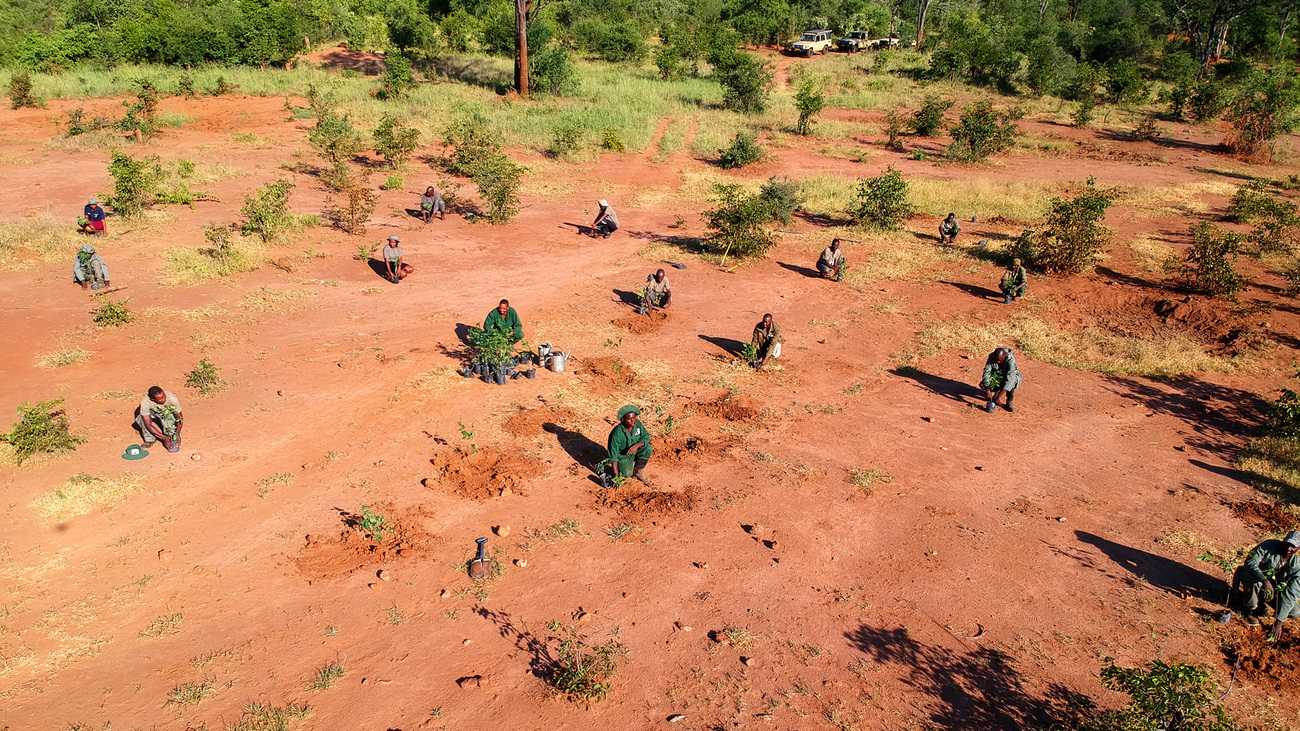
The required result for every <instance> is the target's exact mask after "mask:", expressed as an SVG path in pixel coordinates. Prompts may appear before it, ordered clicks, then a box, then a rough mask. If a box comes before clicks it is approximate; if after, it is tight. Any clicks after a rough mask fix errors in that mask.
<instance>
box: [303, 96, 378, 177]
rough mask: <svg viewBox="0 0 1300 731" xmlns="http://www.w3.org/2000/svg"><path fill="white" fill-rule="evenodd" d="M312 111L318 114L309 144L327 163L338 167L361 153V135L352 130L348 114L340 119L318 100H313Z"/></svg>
mask: <svg viewBox="0 0 1300 731" xmlns="http://www.w3.org/2000/svg"><path fill="white" fill-rule="evenodd" d="M312 109H313V111H315V112H316V126H315V127H314V128H312V130H311V132H309V133H307V142H308V144H310V145H311V146H312V148H314V149H315V150H316V153H317V154H318V155H320V156H321V157H322V158H324V159H325V161H326V162H329V163H330V164H331V165H335V166H337V165H340V164H342V163H344V162H346V161H348V160H350V159H352V158H353V157H355V156H356V154H357V153H358V152H360V151H361V149H362V146H363V144H364V143H362V141H361V135H359V134H358V133H357V131H356V130H355V129H353V128H352V120H351V119H349V118H348V116H347V115H346V114H345V115H343V116H341V117H340V116H339V115H338V113H337V112H335V111H334V109H333V108H331V107H328V106H326V105H325V104H324V103H322V102H321V101H320V100H319V99H318V98H314V99H313V105H312Z"/></svg>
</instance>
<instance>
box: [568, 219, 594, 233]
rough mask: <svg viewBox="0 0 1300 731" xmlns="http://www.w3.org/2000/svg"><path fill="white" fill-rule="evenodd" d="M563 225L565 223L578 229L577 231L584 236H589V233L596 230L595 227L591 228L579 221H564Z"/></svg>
mask: <svg viewBox="0 0 1300 731" xmlns="http://www.w3.org/2000/svg"><path fill="white" fill-rule="evenodd" d="M563 225H565V226H572V227H574V228H576V229H578V233H580V234H583V235H584V236H590V235H591V234H592V233H593V232H594V231H595V230H596V229H594V228H592V227H591V226H584V225H583V224H581V223H570V222H568V221H565V222H564V224H563Z"/></svg>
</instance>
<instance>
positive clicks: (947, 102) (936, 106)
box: [910, 96, 956, 137]
mask: <svg viewBox="0 0 1300 731" xmlns="http://www.w3.org/2000/svg"><path fill="white" fill-rule="evenodd" d="M954 104H956V102H954V101H953V100H951V99H944V98H942V97H938V96H927V97H926V98H925V101H923V102H922V103H921V108H920V109H918V110H916V112H914V113H913V114H912V121H911V122H910V126H911V128H912V133H913V134H915V135H916V136H917V137H934V136H936V135H938V134H939V133H940V132H941V131H943V114H944V112H946V111H948V110H949V109H952V107H953V105H954Z"/></svg>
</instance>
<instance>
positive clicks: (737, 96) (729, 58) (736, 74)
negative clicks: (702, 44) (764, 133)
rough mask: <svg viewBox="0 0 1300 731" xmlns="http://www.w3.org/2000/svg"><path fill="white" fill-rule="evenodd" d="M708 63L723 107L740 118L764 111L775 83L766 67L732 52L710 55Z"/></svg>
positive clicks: (733, 50) (768, 67)
mask: <svg viewBox="0 0 1300 731" xmlns="http://www.w3.org/2000/svg"><path fill="white" fill-rule="evenodd" d="M709 61H710V62H711V63H712V64H713V76H714V78H715V79H717V80H718V83H719V84H722V89H723V93H722V105H723V106H724V107H726V108H727V109H731V110H733V111H737V112H741V113H743V114H762V113H763V112H765V111H767V103H768V98H769V97H770V96H771V94H772V82H773V80H774V79H775V74H774V73H773V71H772V69H771V67H770V66H768V65H767V64H765V63H763V62H762V61H760V60H758V59H757V58H756V57H754V56H752V55H750V54H748V53H744V52H743V51H737V50H735V49H734V48H726V49H722V50H720V51H719V52H715V53H713V54H711V55H710V57H709Z"/></svg>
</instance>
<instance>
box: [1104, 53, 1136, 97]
mask: <svg viewBox="0 0 1300 731" xmlns="http://www.w3.org/2000/svg"><path fill="white" fill-rule="evenodd" d="M1106 92H1107V94H1108V95H1109V96H1110V100H1111V101H1112V102H1114V103H1115V104H1136V103H1139V102H1142V101H1143V100H1144V99H1145V97H1146V84H1145V83H1143V81H1142V72H1141V70H1140V69H1138V65H1137V64H1136V63H1134V62H1133V61H1130V60H1127V59H1125V60H1122V61H1115V62H1113V63H1111V64H1110V65H1108V66H1107V67H1106Z"/></svg>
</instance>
